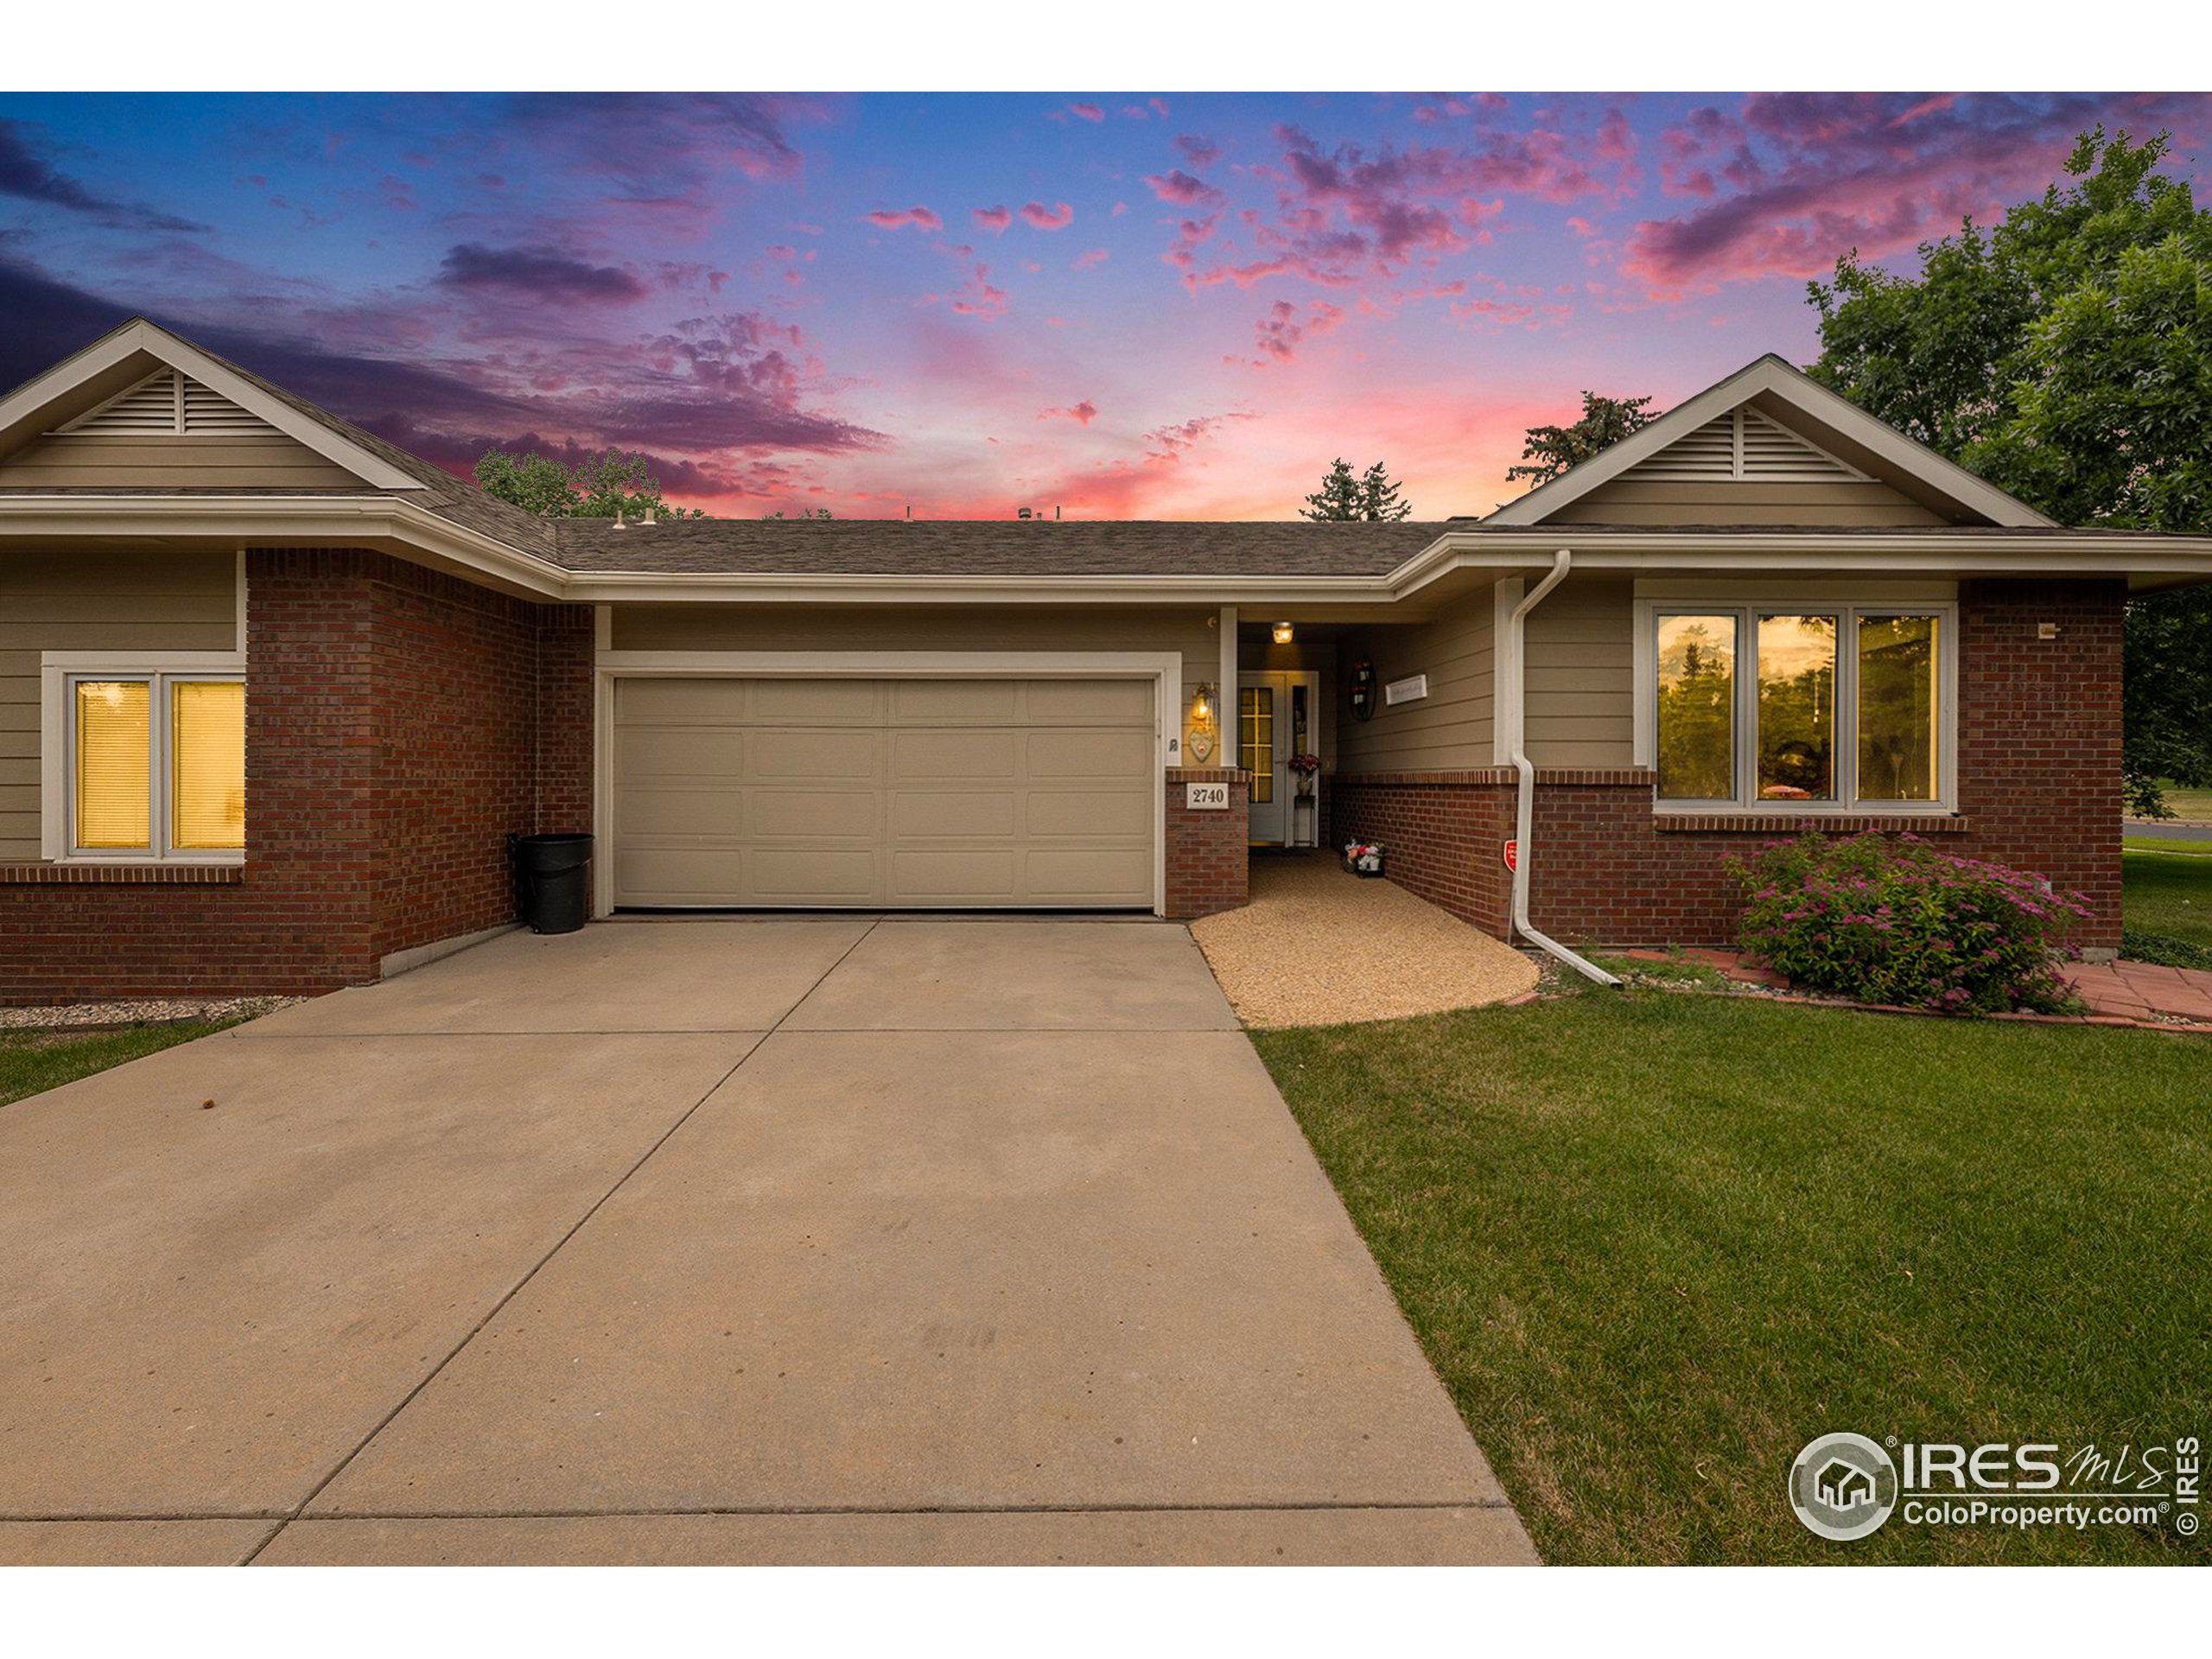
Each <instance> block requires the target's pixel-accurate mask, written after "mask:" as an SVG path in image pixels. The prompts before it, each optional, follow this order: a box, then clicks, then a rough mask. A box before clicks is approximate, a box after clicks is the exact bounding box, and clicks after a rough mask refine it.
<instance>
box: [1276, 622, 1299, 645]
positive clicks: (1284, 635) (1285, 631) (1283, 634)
mask: <svg viewBox="0 0 2212 1659" xmlns="http://www.w3.org/2000/svg"><path fill="white" fill-rule="evenodd" d="M1297 637H1298V635H1297V632H1296V631H1295V630H1294V629H1293V628H1292V626H1290V624H1289V623H1287V622H1278V623H1276V624H1275V644H1277V645H1288V644H1289V643H1290V642H1291V641H1292V640H1293V639H1296V638H1297Z"/></svg>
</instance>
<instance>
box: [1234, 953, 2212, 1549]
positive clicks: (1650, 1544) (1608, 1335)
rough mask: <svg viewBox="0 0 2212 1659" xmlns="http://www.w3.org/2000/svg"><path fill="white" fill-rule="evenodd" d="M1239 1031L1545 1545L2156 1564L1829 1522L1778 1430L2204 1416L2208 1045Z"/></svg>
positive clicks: (2160, 1421) (2143, 1039)
mask: <svg viewBox="0 0 2212 1659" xmlns="http://www.w3.org/2000/svg"><path fill="white" fill-rule="evenodd" d="M1254 1040H1255V1043H1257V1045H1258V1046H1259V1049H1260V1052H1261V1054H1262V1057H1263V1058H1265V1059H1266V1061H1267V1064H1268V1067H1269V1068H1270V1070H1271V1071H1273V1072H1274V1077H1275V1080H1276V1082H1277V1083H1278V1084H1281V1088H1282V1090H1283V1093H1284V1095H1285V1096H1286V1097H1287V1099H1288V1100H1289V1102H1290V1104H1291V1108H1292V1109H1293V1111H1294V1112H1295V1113H1296V1114H1297V1116H1298V1119H1299V1121H1300V1123H1302V1124H1303V1125H1304V1126H1305V1128H1306V1134H1307V1135H1308V1137H1309V1138H1310V1139H1311V1140H1312V1141H1313V1147H1314V1149H1315V1150H1316V1152H1317V1153H1318V1154H1319V1156H1320V1159H1321V1161H1322V1163H1323V1165H1324V1166H1326V1168H1327V1170H1328V1172H1329V1174H1330V1176H1331V1178H1332V1179H1333V1180H1334V1181H1335V1183H1336V1185H1337V1188H1338V1192H1341V1193H1342V1194H1343V1195H1344V1201H1345V1203H1346V1205H1348V1206H1349V1208H1350V1210H1351V1214H1352V1217H1353V1219H1354V1220H1355V1221H1356V1222H1357V1224H1358V1226H1359V1229H1360V1230H1361V1232H1362V1233H1363V1235H1364V1236H1366V1239H1367V1241H1368V1243H1369V1245H1370V1247H1371V1248H1372V1249H1373V1250H1374V1252H1375V1255H1376V1260H1377V1261H1378V1262H1380V1263H1381V1264H1382V1267H1383V1273H1384V1274H1385V1275H1386V1276H1387V1277H1388V1278H1389V1281H1390V1284H1391V1286H1392V1287H1393V1289H1394V1290H1395V1292H1396V1294H1397V1297H1398V1300H1399V1303H1400V1305H1401V1306H1403V1308H1404V1309H1405V1311H1406V1313H1407V1316H1408V1319H1410V1320H1411V1321H1412V1324H1413V1326H1414V1330H1415V1331H1416V1332H1418V1333H1419V1335H1420V1337H1421V1341H1422V1343H1423V1344H1424V1345H1425V1346H1426V1347H1427V1351H1428V1354H1429V1357H1430V1358H1431V1359H1432V1360H1433V1362H1434V1363H1435V1364H1436V1367H1437V1370H1438V1371H1439V1372H1440V1374H1441V1375H1442V1376H1443V1378H1444V1381H1445V1383H1446V1387H1447V1388H1449V1389H1450V1390H1451V1391H1452V1395H1453V1397H1454V1398H1455V1399H1456V1400H1457V1401H1458V1402H1459V1408H1460V1410H1461V1412H1462V1413H1463V1414H1465V1417H1466V1419H1467V1421H1468V1423H1469V1424H1470V1425H1471V1427H1472V1428H1473V1430H1474V1433H1475V1435H1476V1438H1477V1439H1478V1440H1479V1441H1480V1442H1481V1444H1482V1446H1483V1447H1484V1450H1485V1451H1486V1452H1489V1453H1490V1455H1491V1459H1492V1461H1493V1462H1494V1463H1495V1464H1496V1465H1497V1471H1498V1473H1499V1475H1500V1477H1501V1478H1503V1480H1504V1482H1505V1484H1506V1488H1507V1490H1508V1491H1510V1493H1511V1494H1512V1497H1513V1499H1514V1501H1515V1503H1516V1504H1517V1505H1518V1506H1519V1508H1520V1510H1521V1513H1522V1516H1523V1517H1524V1518H1525V1519H1526V1520H1527V1522H1528V1524H1529V1530H1530V1532H1531V1533H1532V1534H1533V1535H1535V1541H1536V1545H1537V1548H1539V1549H1540V1550H1541V1551H1542V1553H1543V1554H1544V1555H1545V1557H1546V1559H1548V1560H1554V1561H1585V1562H1624V1561H1628V1562H1673V1561H1739V1562H1740V1561H1839V1560H1840V1561H1890V1562H1923V1561H1954V1562H1955V1561H1983V1560H1991V1561H1999V1560H2001V1561H2072V1560H2098V1561H2159V1560H2177V1559H2178V1560H2196V1561H2204V1560H2208V1559H2212V1556H2208V1554H2207V1552H2206V1549H2205V1548H2204V1543H2203V1541H2202V1539H2199V1540H2197V1541H2192V1542H2188V1543H2183V1542H2180V1541H2176V1540H2173V1539H2171V1538H2169V1537H2163V1536H2160V1535H2156V1534H2153V1533H2149V1532H2137V1531H2133V1530H2117V1529H2092V1530H2091V1531H2090V1532H2088V1533H2084V1534H2076V1533H2068V1534H2064V1535H2058V1534H2055V1533H2049V1532H2033V1533H2025V1534H2013V1533H2007V1532H2005V1531H2002V1530H1999V1529H1963V1528H1959V1529H1932V1528H1929V1527H1926V1526H1918V1527H1915V1526H1909V1525H1907V1524H1906V1523H1905V1522H1904V1519H1903V1517H1902V1516H1893V1517H1892V1518H1891V1521H1890V1522H1889V1523H1888V1524H1887V1525H1886V1526H1885V1527H1884V1528H1883V1529H1882V1530H1881V1531H1879V1532H1878V1533H1876V1534H1875V1535H1873V1536H1872V1537H1871V1538H1869V1539H1866V1540H1865V1541H1861V1542H1859V1543H1855V1544H1831V1543H1827V1542H1824V1541H1821V1540H1820V1539H1818V1538H1815V1536H1814V1535H1812V1534H1810V1533H1809V1532H1807V1531H1805V1530H1804V1529H1802V1528H1801V1527H1800V1526H1799V1524H1798V1522H1797V1521H1796V1517H1795V1516H1794V1515H1793V1514H1792V1513H1791V1511H1790V1510H1789V1504H1788V1502H1787V1498H1786V1495H1785V1488H1786V1482H1787V1478H1788V1470H1789V1463H1790V1460H1791V1459H1792V1458H1794V1457H1795V1456H1796V1452H1797V1451H1798V1450H1799V1448H1800V1447H1801V1446H1803V1445H1804V1443H1805V1442H1806V1441H1807V1440H1810V1439H1811V1438H1812V1437H1813V1436H1815V1434H1818V1433H1822V1432H1825V1431H1827V1430H1831V1429H1844V1428H1848V1429H1856V1430H1858V1431H1859V1432H1860V1433H1866V1434H1870V1435H1872V1436H1874V1437H1875V1438H1877V1439H1881V1438H1883V1437H1885V1436H1887V1435H1891V1434H1895V1435H1897V1436H1898V1437H1900V1438H1901V1439H1910V1440H1961V1441H1965V1442H1967V1444H1969V1445H1971V1444H1975V1443H1979V1442H1982V1441H1989V1440H2007V1441H2012V1442H2015V1443H2018V1442H2022V1441H2030V1440H2045V1441H2058V1442H2061V1443H2064V1444H2068V1445H2072V1444H2076V1443H2079V1442H2081V1441H2083V1440H2094V1441H2095V1442H2096V1443H2097V1444H2098V1445H2099V1446H2101V1447H2113V1446H2118V1445H2120V1443H2122V1442H2133V1443H2134V1444H2136V1445H2139V1446H2140V1445H2143V1444H2145V1443H2146V1442H2152V1441H2161V1440H2171V1438H2172V1437H2174V1436H2177V1435H2180V1434H2184V1433H2196V1434H2198V1435H2200V1436H2201V1435H2202V1434H2204V1433H2206V1431H2207V1429H2208V1428H2212V1274H2207V1273H2206V1272H2204V1271H2203V1268H2202V1264H2203V1263H2204V1262H2207V1261H2208V1260H2212V1199H2209V1198H2208V1194H2212V1111H2208V1109H2207V1101H2208V1095H2207V1090H2206V1087H2205V1078H2206V1077H2207V1075H2208V1071H2207V1066H2208V1064H2212V1050H2208V1049H2207V1048H2206V1047H2205V1046H2203V1044H2202V1042H2200V1041H2198V1040H2196V1039H2187V1038H2177V1037H2169V1036H2164V1035H2159V1034H2157V1033H2144V1032H2128V1031H2113V1030H2102V1029H2094V1028H2084V1027H2036V1026H2014V1025H1999V1024H1993V1023H1973V1022H1967V1021H1948V1020H1916V1019H1905V1018H1899V1017H1894V1016H1883V1015H1877V1014H1847V1013H1842V1012H1838V1011H1829V1010H1820V1009H1808V1008H1802V1007H1777V1006H1774V1005H1771V1004H1763V1003H1758V1002H1755V1001H1747V1000H1738V999H1733V998H1724V997H1718V996H1704V995H1683V994H1675V995H1669V994H1665V993H1658V992H1630V993H1628V994H1625V995H1622V994H1615V993H1607V992H1598V991H1590V992H1586V993H1583V994H1580V995H1569V996H1567V997H1563V998H1560V999H1558V1000H1554V1001H1547V1002H1539V1003H1535V1004H1533V1005H1530V1006H1528V1007H1521V1008H1488V1009H1475V1010H1470V1011H1467V1012H1464V1013H1460V1014H1440V1015H1436V1016H1433V1017H1431V1018H1427V1019H1423V1020H1403V1021H1398V1022H1394V1023H1390V1024H1387V1025H1378V1026H1363V1027H1361V1026H1348V1027H1333V1028H1327V1029H1322V1030H1308V1031H1280V1032H1259V1033H1254Z"/></svg>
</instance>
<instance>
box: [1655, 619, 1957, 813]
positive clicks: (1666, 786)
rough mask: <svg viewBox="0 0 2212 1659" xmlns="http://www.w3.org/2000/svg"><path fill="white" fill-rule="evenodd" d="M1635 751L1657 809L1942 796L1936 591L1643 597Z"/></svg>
mask: <svg viewBox="0 0 2212 1659" xmlns="http://www.w3.org/2000/svg"><path fill="white" fill-rule="evenodd" d="M1643 610H1644V613H1643V615H1642V616H1641V617H1640V619H1639V623H1640V626H1642V627H1643V629H1644V630H1645V640H1646V642H1647V648H1648V658H1647V659H1648V661H1649V664H1650V666H1649V672H1648V675H1647V677H1646V680H1645V683H1643V685H1641V686H1640V687H1639V688H1638V690H1637V695H1638V697H1639V698H1640V699H1641V703H1640V706H1639V709H1638V711H1637V713H1638V717H1639V735H1638V747H1639V754H1638V757H1637V758H1638V759H1639V760H1642V761H1643V763H1644V764H1646V765H1649V766H1651V768H1652V769H1653V771H1654V772H1656V774H1657V790H1656V793H1657V797H1658V800H1659V803H1660V804H1661V805H1662V806H1663V807H1666V808H1669V809H1670V810H1696V809H1699V808H1711V809H1714V810H1724V809H1725V810H1734V811H1784V810H1796V811H1809V812H1819V811H1822V810H1858V811H1872V812H1882V813H1893V812H1929V811H1942V810H1948V806H1949V804H1950V789H1949V784H1948V774H1949V771H1950V766H1951V755H1952V753H1953V750H1954V742H1955V740H1954V731H1955V727H1956V724H1957V710H1956V696H1955V691H1954V690H1953V687H1954V685H1955V679H1956V673H1955V668H1954V666H1953V663H1952V652H1954V651H1955V640H1954V638H1953V635H1954V633H1955V626H1954V619H1955V607H1952V606H1950V605H1948V604H1942V605H1936V604H1924V603H1923V604H1917V605H1914V604H1889V603H1881V602H1877V601H1866V602H1864V603H1851V604H1838V603H1833V602H1830V603H1821V604H1808V603H1803V602H1799V603H1788V602H1783V603H1776V604H1771V605H1762V604H1740V605H1739V604H1732V603H1731V604H1707V603H1701V602H1699V601H1688V600H1686V601H1662V602H1651V603H1649V604H1647V605H1646V606H1645V607H1643Z"/></svg>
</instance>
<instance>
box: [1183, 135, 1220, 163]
mask: <svg viewBox="0 0 2212 1659" xmlns="http://www.w3.org/2000/svg"><path fill="white" fill-rule="evenodd" d="M1175 148H1176V149H1179V150H1181V151H1182V152H1183V159H1184V160H1185V161H1186V162H1189V163H1190V164H1191V165H1192V167H1211V166H1212V165H1213V164H1214V163H1215V162H1217V161H1219V160H1220V159H1221V146H1220V145H1219V144H1217V143H1214V141H1213V140H1212V139H1211V138H1206V137H1200V136H1199V135H1198V134H1197V133H1195V132H1179V133H1177V134H1176V135H1175Z"/></svg>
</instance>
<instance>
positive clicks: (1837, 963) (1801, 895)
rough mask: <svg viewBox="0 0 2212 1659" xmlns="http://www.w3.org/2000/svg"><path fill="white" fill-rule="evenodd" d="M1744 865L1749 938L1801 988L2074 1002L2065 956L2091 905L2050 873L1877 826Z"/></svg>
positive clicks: (1880, 996)
mask: <svg viewBox="0 0 2212 1659" xmlns="http://www.w3.org/2000/svg"><path fill="white" fill-rule="evenodd" d="M1733 868H1734V870H1735V874H1736V875H1737V877H1738V880H1741V881H1742V882H1743V884H1744V889H1745V895H1746V899H1745V907H1744V918H1743V925H1742V929H1741V931H1740V933H1739V935H1738V942H1739V943H1740V944H1742V946H1743V948H1744V950H1745V951H1746V952H1748V953H1749V954H1751V955H1752V956H1756V957H1763V958H1764V960H1765V961H1766V962H1767V963H1769V964H1770V965H1771V966H1772V967H1773V968H1774V969H1776V970H1777V971H1778V972H1780V973H1783V974H1785V975H1787V976H1789V981H1790V982H1791V983H1792V984H1794V985H1797V986H1800V987H1802V988H1806V989H1808V990H1817V991H1824V992H1827V993H1828V994H1829V995H1835V996H1847V997H1850V998H1852V999H1853V1000H1854V1001H1860V1002H1886V1003H1891V1004H1893V1005H1897V1006H1900V1007H1925V1008H1935V1009H1937V1010H1939V1011H1940V1012H1942V1013H1944V1014H1996V1013H2002V1012H2005V1011H2009V1010H2012V1009H2015V1008H2031V1009H2036V1010H2039V1011H2042V1012H2045V1013H2049V1012H2055V1011H2056V1010H2058V1009H2061V1008H2063V1007H2067V1006H2068V1005H2069V1002H2070V1001H2071V1000H2072V994H2073V993H2072V987H2071V986H2070V985H2069V984H2068V982H2067V981H2066V979H2065V978H2064V976H2063V975H2061V974H2060V972H2059V971H2058V968H2057V966H2056V961H2055V958H2056V957H2059V956H2062V955H2064V956H2073V955H2075V954H2078V953H2077V952H2075V951H2074V950H2072V949H2071V948H2070V947H2069V946H2068V945H2067V944H2066V943H2065V938H2066V933H2067V930H2068V929H2069V927H2070V926H2071V925H2072V924H2073V923H2074V922H2075V920H2077V919H2079V918H2085V917H2087V916H2088V914H2089V909H2088V905H2087V904H2085V903H2084V902H2083V900H2082V895H2081V894H2079V893H2063V892H2060V891H2058V890H2056V889H2055V888H2054V887H2052V886H2051V884H2050V882H2048V881H2046V880H2044V879H2043V878H2042V877H2041V876H2039V875H2035V874H2031V873H2030V872H2028V871H2025V870H2014V869H2008V868H2005V866H2004V865H2002V864H1989V863H1985V862H1983V861H1981V860H1980V859H1974V858H1959V857H1955V856H1954V855H1951V854H1949V853H1946V852H1943V851H1942V850H1941V849H1938V848H1936V847H1935V846H1933V845H1931V844H1930V843H1929V842H1925V841H1923V840H1922V839H1921V838H1920V837H1919V836H1910V835H1909V836H1897V837H1895V838H1892V837H1890V836H1881V835H1876V834H1866V835H1859V836H1851V837H1849V838H1848V839H1846V840H1840V841H1837V840H1830V839H1828V838H1827V837H1826V836H1820V835H1817V834H1808V835H1807V836H1803V837H1802V838H1801V839H1799V840H1797V841H1794V842H1781V843H1778V844H1777V845H1775V846H1772V847H1770V848H1769V849H1767V850H1766V851H1765V852H1764V853H1763V854H1761V855H1759V856H1758V857H1757V858H1752V859H1739V860H1736V861H1733Z"/></svg>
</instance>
